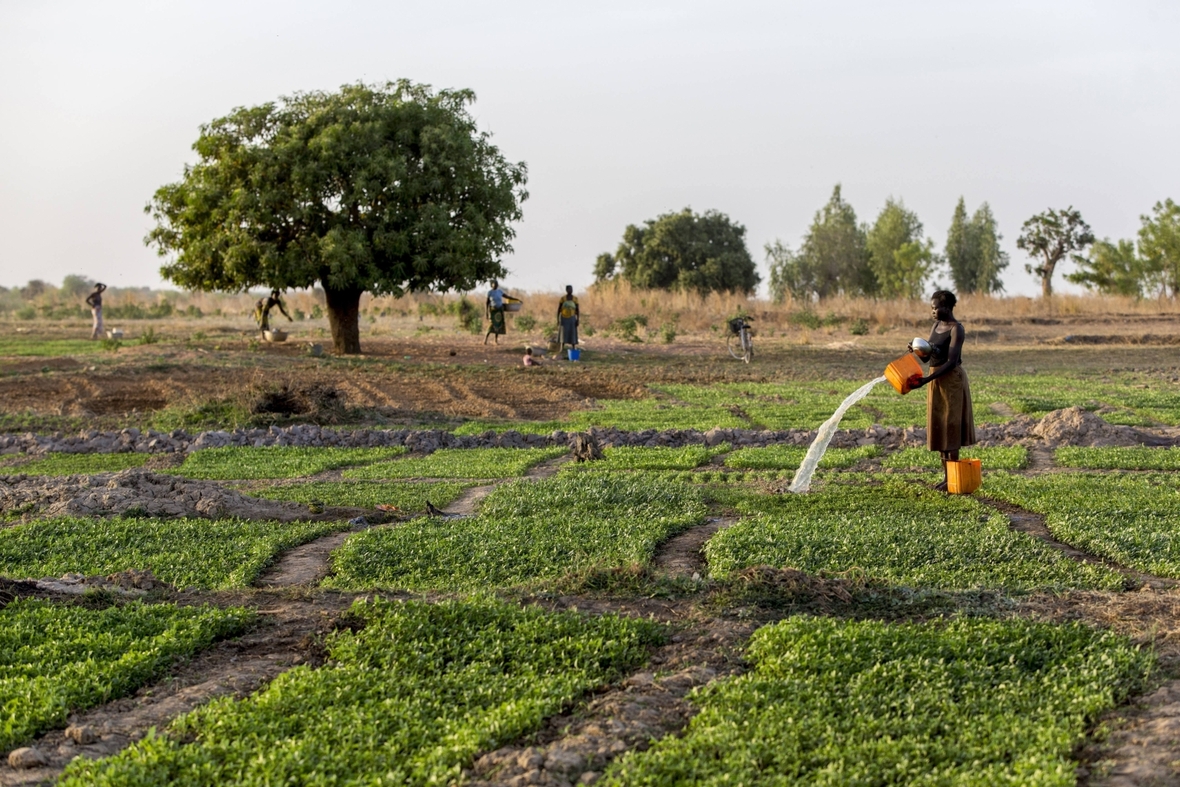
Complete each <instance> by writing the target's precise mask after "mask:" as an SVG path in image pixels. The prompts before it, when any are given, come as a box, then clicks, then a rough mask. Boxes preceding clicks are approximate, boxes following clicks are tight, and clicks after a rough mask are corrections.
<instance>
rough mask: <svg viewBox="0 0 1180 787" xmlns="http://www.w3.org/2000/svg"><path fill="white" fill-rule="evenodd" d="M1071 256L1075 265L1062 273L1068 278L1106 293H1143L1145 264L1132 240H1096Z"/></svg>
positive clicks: (1075, 282)
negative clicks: (1086, 252) (1085, 249)
mask: <svg viewBox="0 0 1180 787" xmlns="http://www.w3.org/2000/svg"><path fill="white" fill-rule="evenodd" d="M1073 260H1074V263H1075V264H1076V265H1077V266H1078V269H1077V271H1076V272H1075V273H1067V274H1066V275H1065V278H1066V280H1067V281H1071V282H1073V283H1074V284H1080V285H1082V286H1083V287H1085V288H1086V289H1088V290H1097V291H1098V292H1101V293H1104V294H1106V295H1133V296H1135V297H1141V296H1142V295H1143V289H1144V285H1145V284H1146V273H1147V271H1146V266H1145V265H1144V261H1143V260H1142V259H1140V257H1139V255H1138V254H1137V253H1136V252H1135V244H1134V243H1132V242H1131V241H1129V240H1120V241H1118V242H1117V243H1111V242H1110V239H1109V238H1107V239H1103V240H1099V241H1095V242H1094V245H1092V246H1091V247H1090V249H1089V253H1088V254H1087V255H1086V256H1084V257H1083V256H1081V255H1080V254H1075V255H1074V257H1073Z"/></svg>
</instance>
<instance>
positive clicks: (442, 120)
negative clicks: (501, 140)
mask: <svg viewBox="0 0 1180 787" xmlns="http://www.w3.org/2000/svg"><path fill="white" fill-rule="evenodd" d="M474 100H475V94H474V93H472V92H471V91H469V90H442V91H438V92H434V91H432V90H431V88H430V87H429V86H426V85H418V84H413V83H411V82H409V81H406V80H402V81H399V82H396V83H386V84H384V85H378V86H368V85H364V84H359V83H358V84H354V85H345V86H343V87H342V88H341V89H340V90H339V91H338V92H335V93H326V92H311V93H297V94H295V95H293V96H289V97H284V98H282V99H280V100H279V101H278V102H271V103H267V104H263V105H261V106H256V107H249V108H239V109H236V110H234V111H233V112H232V113H230V114H229V115H227V116H226V117H223V118H218V119H216V120H214V121H212V122H211V123H209V124H207V125H205V126H202V127H201V132H200V136H199V137H198V139H197V141H196V143H195V144H194V145H193V149H194V150H195V151H196V152H197V154H198V157H199V160H198V162H197V163H196V164H194V165H192V166H187V167H185V170H184V176H183V178H182V179H181V180H180V181H179V182H177V183H172V184H169V185H166V186H163V187H161V188H160V189H159V190H157V191H156V194H155V196H154V197H153V198H152V200H151V202H150V203H149V204H148V205H147V207H146V208H145V210H146V212H148V213H149V214H150V215H151V216H152V217H153V218H154V219H155V221H156V227H155V229H153V230H152V231H151V232H150V233H149V234H148V236H147V238H146V239H145V242H146V243H148V244H149V245H155V247H156V249H157V251H158V252H159V254H160V255H161V256H165V257H171V258H172V259H171V260H170V261H169V262H167V263H166V264H165V265H164V266H163V267H162V268H161V273H162V274H163V275H164V277H165V278H167V279H169V280H171V281H173V282H175V283H177V284H179V285H180V286H182V287H186V288H189V289H194V290H205V291H209V290H228V291H243V290H246V289H249V288H251V287H257V286H264V287H268V288H277V289H280V290H282V289H287V288H302V287H311V286H313V285H315V284H316V283H319V285H320V286H321V287H323V289H324V293H325V295H326V296H327V306H328V318H329V323H330V325H331V328H332V339H333V343H334V345H335V349H336V350H337V351H338V352H343V353H356V352H360V338H359V329H358V324H357V316H358V310H359V304H360V297H361V294H362V293H364V292H370V293H373V294H375V295H395V296H401V295H403V294H405V293H407V292H411V291H421V290H442V291H446V290H468V289H472V288H473V287H475V286H476V285H477V284H478V282H480V281H482V280H486V279H489V278H497V277H501V276H503V275H504V274H505V272H506V271H505V270H504V267H503V265H502V263H501V261H500V258H501V256H502V255H503V254H504V253H506V252H507V251H510V250H511V245H510V241H511V240H512V238H513V237H514V234H515V233H514V231H513V228H512V222H514V221H516V220H519V219H520V217H521V210H520V203H521V202H522V201H523V200H524V199H526V198H527V196H528V195H527V192H526V191H525V188H524V187H525V182H526V168H525V165H524V163H517V164H512V163H509V162H508V161H506V160H505V158H504V157H503V156H502V155H501V154H500V151H499V150H498V149H497V148H496V147H495V146H494V145H493V144H492V143H491V141H490V137H489V135H488V134H487V133H485V132H480V131H479V130H478V129H477V128H476V124H475V120H474V119H473V118H472V117H471V115H470V114H469V112H468V110H467V107H468V105H469V104H471V103H472V102H473V101H474Z"/></svg>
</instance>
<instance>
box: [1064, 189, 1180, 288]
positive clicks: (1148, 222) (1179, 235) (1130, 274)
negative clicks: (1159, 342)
mask: <svg viewBox="0 0 1180 787" xmlns="http://www.w3.org/2000/svg"><path fill="white" fill-rule="evenodd" d="M1139 221H1140V226H1139V238H1138V241H1137V242H1136V241H1132V240H1127V239H1124V240H1118V241H1111V240H1110V239H1109V238H1103V239H1102V240H1098V241H1094V240H1091V243H1092V245H1091V246H1090V249H1089V253H1088V254H1086V255H1085V256H1082V255H1077V254H1075V255H1073V261H1074V263H1075V264H1076V265H1077V266H1078V270H1077V272H1076V273H1071V274H1068V275H1067V276H1066V277H1065V278H1066V279H1068V280H1069V281H1071V282H1073V283H1075V284H1080V285H1082V286H1083V287H1086V288H1087V289H1090V290H1097V291H1098V292H1102V293H1107V294H1111V295H1133V296H1135V297H1144V296H1146V295H1154V294H1158V295H1170V296H1171V297H1173V298H1175V297H1176V296H1177V295H1178V294H1180V205H1177V204H1176V203H1175V202H1173V201H1172V200H1170V199H1168V200H1164V201H1163V202H1157V203H1156V204H1155V207H1154V208H1152V212H1151V213H1150V214H1148V215H1143V216H1140V217H1139ZM1091 237H1092V236H1091Z"/></svg>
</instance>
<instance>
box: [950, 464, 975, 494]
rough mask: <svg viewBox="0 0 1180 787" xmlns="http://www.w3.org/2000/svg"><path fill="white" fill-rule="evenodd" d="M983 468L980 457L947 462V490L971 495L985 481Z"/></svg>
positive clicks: (952, 492)
mask: <svg viewBox="0 0 1180 787" xmlns="http://www.w3.org/2000/svg"><path fill="white" fill-rule="evenodd" d="M982 470H983V468H982V467H981V465H980V461H979V460H978V459H960V460H959V461H957V462H947V463H946V491H948V492H950V493H951V494H952V495H969V494H971V493H972V492H974V491H975V490H976V489H978V488H979V486H980V484H982V483H983V472H982Z"/></svg>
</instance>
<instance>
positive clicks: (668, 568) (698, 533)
mask: <svg viewBox="0 0 1180 787" xmlns="http://www.w3.org/2000/svg"><path fill="white" fill-rule="evenodd" d="M736 522H737V517H732V516H721V517H718V516H714V517H709V518H708V519H706V520H705V522H704V524H701V525H697V526H696V527H690V528H689V529H688V530H685V531H684V532H683V533H680V534H679V535H675V536H673V537H672V538H670V539H668V540H667V541H665V542H664V543H663V544H662V545H661V546H660V547H659V549H657V550H656V555H655V558H654V559H653V560H652V564H653V566H654V567H655V568H656V570H658V571H663V572H664V573H666V574H669V575H670V576H673V577H691V578H695V579H699V578H700V577H703V576H706V575H707V574H708V571H709V564H708V562H707V561H706V560H705V544H706V543H707V542H708V540H709V539H710V538H712V537H713V535H714V534H715V533H717V532H718V531H720V530H724V529H725V528H727V527H730V526H731V525H733V524H735V523H736Z"/></svg>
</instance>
